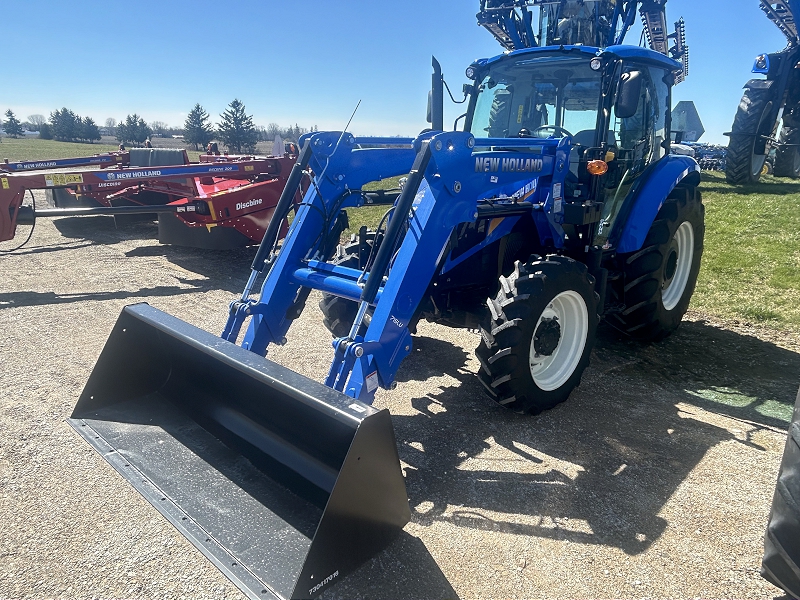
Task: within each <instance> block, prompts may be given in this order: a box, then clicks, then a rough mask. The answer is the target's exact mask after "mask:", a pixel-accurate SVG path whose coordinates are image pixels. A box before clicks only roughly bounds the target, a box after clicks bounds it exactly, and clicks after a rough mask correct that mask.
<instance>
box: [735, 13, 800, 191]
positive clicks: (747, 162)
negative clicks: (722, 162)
mask: <svg viewBox="0 0 800 600" xmlns="http://www.w3.org/2000/svg"><path fill="white" fill-rule="evenodd" d="M760 7H761V10H763V11H764V13H765V14H766V15H767V17H768V18H769V20H770V21H772V22H773V23H774V24H775V25H776V26H777V27H778V29H780V30H781V33H783V34H784V35H785V36H786V39H787V40H788V44H787V46H786V48H784V49H783V50H781V51H780V52H774V53H772V54H761V55H759V56H758V57H757V58H756V62H755V65H753V73H756V74H759V75H764V76H765V78H764V79H751V80H750V81H748V82H747V85H745V91H744V95H743V96H742V100H741V102H740V103H739V108H738V110H737V111H736V116H735V117H734V120H733V127H732V128H731V131H730V134H728V135H730V142H728V153H727V160H726V166H725V176H726V179H727V180H728V182H729V183H734V184H746V183H756V182H757V181H758V180H759V179H760V178H761V176H762V175H766V174H768V173H770V172H771V174H772V175H775V176H776V177H791V178H793V179H796V178H798V177H800V70H798V66H800V37H799V36H798V32H797V23H796V22H795V19H796V17H797V16H798V15H800V2H798V0H777V1H775V0H769V1H768V0H760ZM773 154H774V158H773V157H772V156H773Z"/></svg>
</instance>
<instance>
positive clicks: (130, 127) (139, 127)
mask: <svg viewBox="0 0 800 600" xmlns="http://www.w3.org/2000/svg"><path fill="white" fill-rule="evenodd" d="M151 135H153V132H152V130H151V129H150V127H149V126H148V125H147V123H145V120H144V119H143V118H142V117H140V116H139V115H137V114H136V113H134V114H132V115H128V116H127V117H125V120H124V121H120V123H119V125H117V139H118V140H119V141H120V142H122V143H125V142H131V143H133V144H143V143H144V141H145V140H146V139H147V138H149V137H150V136H151Z"/></svg>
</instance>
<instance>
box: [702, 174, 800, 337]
mask: <svg viewBox="0 0 800 600" xmlns="http://www.w3.org/2000/svg"><path fill="white" fill-rule="evenodd" d="M700 189H701V190H702V193H703V203H704V204H705V206H706V238H705V251H704V253H703V266H702V268H701V270H700V278H699V280H698V282H697V289H696V290H695V293H694V298H693V300H692V307H693V308H695V309H698V310H701V311H703V312H707V313H710V314H713V315H718V316H722V317H728V318H734V319H741V320H744V321H749V322H758V323H765V324H768V325H771V326H773V327H778V328H783V329H793V330H800V182H794V181H792V180H791V179H779V178H775V177H770V176H767V177H764V178H763V179H762V181H761V182H760V183H758V184H757V185H752V186H732V185H728V184H727V183H725V176H724V174H722V173H716V172H704V173H703V183H702V186H701V188H700Z"/></svg>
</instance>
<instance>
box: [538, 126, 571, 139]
mask: <svg viewBox="0 0 800 600" xmlns="http://www.w3.org/2000/svg"><path fill="white" fill-rule="evenodd" d="M545 131H552V132H553V135H560V136H561V137H567V136H570V137H572V134H571V133H570V132H569V131H567V130H566V129H564V128H563V127H559V126H558V125H542V126H541V127H537V128H536V129H534V130H533V131H532V132H531V137H545V136H542V135H539V134H540V133H544V132H545ZM547 137H550V136H549V135H548V136H547Z"/></svg>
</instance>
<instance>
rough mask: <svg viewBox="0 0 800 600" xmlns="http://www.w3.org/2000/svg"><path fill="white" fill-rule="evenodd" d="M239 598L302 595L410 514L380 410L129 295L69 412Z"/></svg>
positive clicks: (385, 539) (337, 575)
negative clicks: (128, 302) (242, 595)
mask: <svg viewBox="0 0 800 600" xmlns="http://www.w3.org/2000/svg"><path fill="white" fill-rule="evenodd" d="M69 422H70V424H71V425H72V426H73V427H74V428H75V430H76V431H77V432H78V433H80V434H81V436H83V437H84V438H85V439H86V440H87V441H88V442H89V443H90V444H91V445H92V446H93V447H94V448H95V449H96V450H97V451H98V452H99V453H100V454H101V455H102V456H103V457H104V458H105V459H106V460H107V461H108V462H109V463H110V464H111V465H112V466H113V467H114V468H115V469H117V471H119V472H120V473H121V474H122V475H123V476H124V477H125V478H126V479H127V480H128V481H130V482H131V483H132V484H133V486H134V487H135V488H136V489H137V490H139V492H140V493H142V495H144V497H145V498H147V500H148V501H149V502H150V503H151V504H153V506H155V507H156V508H157V509H158V510H159V511H160V512H161V513H162V514H163V515H164V516H165V517H166V518H167V519H169V521H170V522H171V523H172V524H173V525H175V527H177V528H178V530H179V531H180V532H181V533H182V534H183V535H185V536H186V537H187V538H188V539H189V540H190V541H191V542H192V543H193V544H194V545H195V546H197V548H199V549H200V550H201V551H202V552H203V554H205V555H206V556H207V557H208V558H209V559H211V560H212V561H213V562H214V564H216V565H217V567H219V568H220V569H221V570H222V571H223V572H224V573H225V574H226V575H227V576H228V577H229V578H230V579H231V581H233V582H234V583H235V584H236V585H237V586H238V587H239V588H240V589H241V590H242V591H243V592H244V593H245V594H246V595H247V596H248V597H250V598H266V599H270V598H281V599H286V598H311V597H314V596H316V595H317V594H320V593H322V591H324V590H325V589H327V588H328V587H329V586H330V585H332V584H333V583H335V582H336V581H338V580H339V579H341V578H342V577H344V575H345V574H346V573H348V572H350V571H352V570H354V569H355V568H356V567H358V566H359V565H360V564H361V563H363V562H364V561H366V560H367V559H369V558H370V557H372V556H373V555H375V554H376V553H377V552H379V551H381V550H382V549H383V548H384V547H386V546H387V545H388V544H389V543H390V542H391V541H392V539H393V538H394V536H395V535H396V534H397V533H398V532H399V531H400V530H401V529H402V528H403V526H404V525H405V524H406V523H407V522H408V520H409V518H410V510H409V506H408V499H407V496H406V489H405V482H404V480H403V476H402V473H401V471H400V461H399V458H398V455H397V446H396V442H395V437H394V431H393V429H392V424H391V420H390V417H389V413H388V411H386V410H382V411H378V410H376V409H374V408H372V407H371V406H368V405H366V404H363V403H361V402H358V401H356V400H353V399H352V398H349V397H347V396H345V395H344V394H341V393H339V392H337V391H335V390H332V389H330V388H328V387H326V386H324V385H322V384H320V383H318V382H315V381H313V380H311V379H308V378H306V377H303V376H302V375H299V374H297V373H295V372H294V371H291V370H290V369H287V368H285V367H282V366H280V365H278V364H276V363H273V362H271V361H269V360H266V359H265V358H263V357H261V356H258V355H256V354H253V353H252V352H249V351H247V350H244V349H242V348H240V347H239V346H237V345H235V344H231V343H230V342H227V341H225V340H222V339H221V338H219V337H216V336H214V335H212V334H210V333H208V332H206V331H203V330H201V329H198V328H196V327H193V326H192V325H189V324H187V323H185V322H183V321H181V320H179V319H176V318H175V317H171V316H170V315H167V314H165V313H163V312H161V311H159V310H157V309H155V308H152V307H151V306H149V305H147V304H136V305H132V306H127V307H125V308H124V309H123V311H122V314H121V315H120V317H119V319H118V320H117V324H116V325H115V327H114V330H113V331H112V333H111V336H110V337H109V339H108V342H106V345H105V348H104V349H103V352H102V354H101V355H100V358H99V359H98V361H97V364H96V365H95V368H94V371H93V372H92V374H91V376H90V377H89V381H88V382H87V384H86V388H85V389H84V390H83V393H82V394H81V397H80V399H79V400H78V404H77V405H76V407H75V410H74V411H73V414H72V417H71V418H70V419H69Z"/></svg>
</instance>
